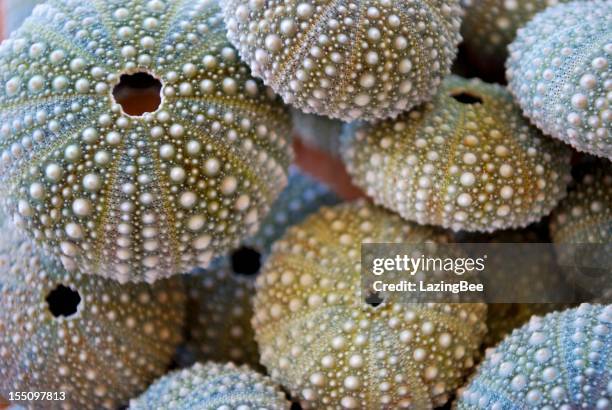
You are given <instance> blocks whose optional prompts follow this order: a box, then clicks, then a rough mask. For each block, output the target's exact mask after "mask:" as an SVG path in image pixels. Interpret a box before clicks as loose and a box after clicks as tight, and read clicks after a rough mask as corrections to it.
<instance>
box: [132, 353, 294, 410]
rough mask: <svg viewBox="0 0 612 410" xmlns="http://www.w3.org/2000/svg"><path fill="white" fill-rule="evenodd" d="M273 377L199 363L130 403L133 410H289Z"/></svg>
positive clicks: (154, 386) (214, 364) (158, 384)
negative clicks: (271, 378)
mask: <svg viewBox="0 0 612 410" xmlns="http://www.w3.org/2000/svg"><path fill="white" fill-rule="evenodd" d="M290 406H291V403H290V402H289V401H288V400H287V399H286V398H285V394H284V393H283V391H282V390H281V389H280V388H279V387H278V386H277V385H275V384H274V383H273V382H272V380H270V378H269V377H267V376H264V375H262V374H259V373H257V372H255V371H253V370H251V369H250V368H248V367H247V366H240V367H238V366H236V365H235V364H233V363H227V364H217V363H213V362H208V363H206V364H201V363H196V364H195V365H193V366H192V367H191V368H188V369H182V370H177V371H175V372H172V373H170V374H168V375H166V376H164V377H162V378H161V379H159V380H158V381H156V382H155V383H153V385H151V387H149V389H148V390H147V391H146V392H145V393H144V394H142V396H140V397H139V398H138V399H135V400H132V401H131V402H130V407H129V408H130V410H151V409H156V410H191V409H198V410H234V409H235V410H251V409H252V410H255V409H260V410H289V407H290Z"/></svg>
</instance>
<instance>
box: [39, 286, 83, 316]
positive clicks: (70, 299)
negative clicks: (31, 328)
mask: <svg viewBox="0 0 612 410" xmlns="http://www.w3.org/2000/svg"><path fill="white" fill-rule="evenodd" d="M45 300H46V301H47V305H48V306H49V311H51V314H52V315H53V316H55V317H60V316H63V317H70V316H72V315H74V314H75V313H76V312H77V308H78V306H79V304H80V303H81V295H79V292H77V291H76V290H74V289H72V288H69V287H66V286H64V285H58V286H57V287H56V288H55V289H53V290H52V291H51V292H49V294H48V295H47V298H46V299H45Z"/></svg>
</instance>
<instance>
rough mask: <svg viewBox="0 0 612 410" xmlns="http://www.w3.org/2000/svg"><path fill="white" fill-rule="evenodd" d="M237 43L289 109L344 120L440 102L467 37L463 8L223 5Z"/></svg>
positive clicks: (449, 4) (281, 1)
mask: <svg viewBox="0 0 612 410" xmlns="http://www.w3.org/2000/svg"><path fill="white" fill-rule="evenodd" d="M222 7H223V10H224V15H225V21H226V23H227V27H228V37H229V39H230V40H231V41H232V43H233V44H234V45H235V46H236V48H237V49H238V50H239V51H240V55H241V56H242V58H243V59H244V60H245V61H246V62H247V63H248V64H249V65H250V67H251V69H252V70H253V73H254V74H255V75H257V76H259V77H262V78H263V79H264V82H265V83H266V84H267V85H270V86H271V87H272V88H273V89H274V90H275V91H276V92H277V93H278V94H280V95H281V96H282V97H283V99H284V100H285V102H286V103H289V104H292V105H293V106H295V107H297V108H300V109H301V110H302V111H304V112H307V113H315V114H320V115H327V116H329V117H332V118H338V119H341V120H345V121H350V120H354V119H365V120H374V119H377V118H385V117H390V116H395V115H397V114H399V113H400V112H402V111H405V110H408V109H410V108H412V107H414V106H415V105H417V104H419V103H421V102H423V101H427V100H429V99H431V97H432V96H433V94H434V93H435V91H436V89H437V88H438V86H439V85H440V82H441V81H442V78H444V76H446V75H447V74H448V73H449V72H450V66H451V63H452V61H453V59H454V57H455V55H456V53H457V44H458V43H459V41H460V39H461V36H460V35H459V29H460V23H461V19H460V14H461V8H460V7H459V1H458V0H440V1H435V2H427V1H421V0H418V1H413V2H410V3H405V2H401V1H392V0H382V1H379V0H367V1H345V2H329V1H323V0H304V1H300V0H289V1H285V0H271V1H250V2H245V1H243V0H224V2H223V3H222Z"/></svg>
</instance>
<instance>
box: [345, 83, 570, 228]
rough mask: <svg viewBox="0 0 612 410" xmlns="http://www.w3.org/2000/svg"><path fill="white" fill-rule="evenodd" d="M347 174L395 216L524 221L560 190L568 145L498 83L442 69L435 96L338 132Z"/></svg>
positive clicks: (476, 224) (475, 222)
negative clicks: (533, 121) (527, 115)
mask: <svg viewBox="0 0 612 410" xmlns="http://www.w3.org/2000/svg"><path fill="white" fill-rule="evenodd" d="M343 158H344V160H345V162H346V163H347V168H348V172H349V173H350V174H351V175H352V176H353V180H354V182H355V183H356V184H357V185H358V186H360V187H361V188H363V189H364V190H365V191H366V193H367V194H368V195H369V196H370V197H372V198H373V199H374V200H375V202H377V203H378V204H381V205H383V206H385V207H387V208H389V209H391V210H393V211H395V212H397V213H399V214H400V215H401V216H402V217H404V218H406V219H409V220H412V221H416V222H419V223H423V224H432V225H441V226H443V227H446V228H452V229H453V230H466V231H481V232H482V231H485V232H491V231H494V230H498V229H504V228H511V227H522V226H526V225H528V224H529V223H531V222H534V221H537V220H539V219H540V218H542V216H544V215H547V214H548V213H549V212H550V211H551V210H552V208H553V207H554V206H555V205H556V204H557V202H558V201H559V200H560V199H561V198H562V197H563V196H564V195H565V189H566V184H567V182H568V180H569V171H570V166H569V159H570V150H569V149H568V148H566V147H565V146H563V144H560V143H559V142H557V141H555V140H553V139H551V138H548V137H545V136H543V135H542V134H541V133H540V132H539V131H538V130H537V129H536V128H535V127H532V126H530V125H529V123H528V122H527V120H525V119H524V118H523V117H522V116H521V113H520V110H519V109H518V107H516V106H515V105H514V104H513V102H512V97H511V96H510V94H509V93H508V92H507V91H506V90H505V89H504V88H502V87H500V86H497V85H492V84H485V83H483V82H481V81H479V80H470V81H468V80H464V79H461V78H459V77H449V78H448V79H447V80H445V82H444V84H443V86H442V88H441V90H440V92H439V93H438V95H437V96H436V98H435V99H434V100H433V101H432V102H431V103H428V104H425V105H424V106H423V107H422V108H420V109H418V110H414V111H412V112H409V113H405V114H402V115H401V116H399V117H398V118H397V119H395V120H386V121H381V122H379V123H376V124H363V125H361V126H359V127H358V128H357V130H356V131H354V132H351V130H348V131H347V133H346V135H344V136H343Z"/></svg>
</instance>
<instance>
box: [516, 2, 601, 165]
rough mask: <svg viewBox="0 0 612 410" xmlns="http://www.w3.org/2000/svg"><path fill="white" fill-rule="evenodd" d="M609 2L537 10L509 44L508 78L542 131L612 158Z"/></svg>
mask: <svg viewBox="0 0 612 410" xmlns="http://www.w3.org/2000/svg"><path fill="white" fill-rule="evenodd" d="M611 26H612V1H587V2H582V1H574V2H572V3H567V4H561V5H558V6H555V7H551V8H549V9H547V10H545V11H543V12H541V13H539V14H537V15H536V16H535V17H534V19H533V20H532V21H531V22H529V24H527V25H526V26H525V27H524V28H523V29H521V30H519V31H518V35H517V38H516V40H515V41H514V42H513V43H512V44H511V45H510V46H509V51H510V57H509V59H508V61H507V63H506V67H507V70H506V77H507V78H508V84H509V88H510V91H511V92H512V93H513V94H514V96H515V97H516V100H517V102H518V103H519V105H520V106H521V108H522V109H523V112H524V113H525V115H526V116H527V117H529V118H530V119H531V121H532V122H533V123H534V124H536V125H537V126H538V127H539V128H540V129H541V130H542V131H544V133H546V134H549V135H552V136H553V137H555V138H559V139H560V140H562V141H564V142H565V143H567V144H570V145H571V146H573V147H574V148H576V149H577V150H579V151H585V152H589V153H591V154H594V155H598V156H602V157H607V158H608V159H612V107H611V104H612V77H611V76H610V72H611V71H612V31H611V30H610V27H611Z"/></svg>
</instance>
